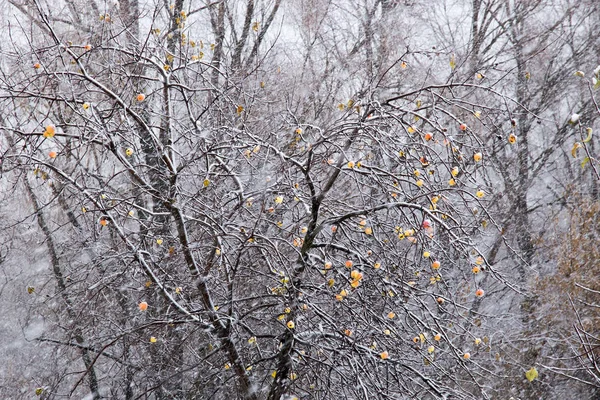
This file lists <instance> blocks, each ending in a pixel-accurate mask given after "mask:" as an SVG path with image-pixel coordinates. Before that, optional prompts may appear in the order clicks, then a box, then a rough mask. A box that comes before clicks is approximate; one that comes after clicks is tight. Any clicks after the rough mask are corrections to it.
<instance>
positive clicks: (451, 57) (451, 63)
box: [450, 54, 456, 71]
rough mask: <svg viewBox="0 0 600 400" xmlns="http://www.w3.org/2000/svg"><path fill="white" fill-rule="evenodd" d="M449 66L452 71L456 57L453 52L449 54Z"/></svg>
mask: <svg viewBox="0 0 600 400" xmlns="http://www.w3.org/2000/svg"><path fill="white" fill-rule="evenodd" d="M450 68H451V69H452V70H453V71H454V68H456V58H455V57H454V54H452V55H451V56H450Z"/></svg>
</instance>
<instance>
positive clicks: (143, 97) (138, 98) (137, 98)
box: [135, 93, 146, 103]
mask: <svg viewBox="0 0 600 400" xmlns="http://www.w3.org/2000/svg"><path fill="white" fill-rule="evenodd" d="M135 98H136V100H137V101H139V102H140V103H141V102H142V101H144V100H145V99H146V95H145V94H144V93H139V94H138V95H137V96H136V97H135Z"/></svg>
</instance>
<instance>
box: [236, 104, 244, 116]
mask: <svg viewBox="0 0 600 400" xmlns="http://www.w3.org/2000/svg"><path fill="white" fill-rule="evenodd" d="M243 111H244V107H242V106H237V108H236V112H237V115H241V114H242V112H243Z"/></svg>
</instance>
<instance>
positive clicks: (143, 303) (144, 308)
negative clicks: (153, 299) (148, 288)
mask: <svg viewBox="0 0 600 400" xmlns="http://www.w3.org/2000/svg"><path fill="white" fill-rule="evenodd" d="M138 308H139V309H140V311H146V310H147V309H148V303H146V302H145V301H142V302H141V303H140V304H138Z"/></svg>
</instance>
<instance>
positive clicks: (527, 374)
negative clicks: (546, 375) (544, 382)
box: [525, 367, 538, 382]
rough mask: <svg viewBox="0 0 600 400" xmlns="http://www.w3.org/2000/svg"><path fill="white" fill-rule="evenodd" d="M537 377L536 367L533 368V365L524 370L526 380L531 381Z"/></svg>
mask: <svg viewBox="0 0 600 400" xmlns="http://www.w3.org/2000/svg"><path fill="white" fill-rule="evenodd" d="M537 377H538V372H537V369H535V367H531V368H530V369H529V371H527V372H525V378H527V380H528V381H529V382H533V380H534V379H535V378H537Z"/></svg>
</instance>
